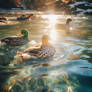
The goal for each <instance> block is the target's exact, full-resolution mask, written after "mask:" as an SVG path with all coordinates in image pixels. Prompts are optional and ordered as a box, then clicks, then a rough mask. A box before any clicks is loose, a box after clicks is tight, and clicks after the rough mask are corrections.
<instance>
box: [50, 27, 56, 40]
mask: <svg viewBox="0 0 92 92" xmlns="http://www.w3.org/2000/svg"><path fill="white" fill-rule="evenodd" d="M49 35H50V37H51V40H56V38H57V33H56V29H54V28H52V29H51V30H50V33H49Z"/></svg>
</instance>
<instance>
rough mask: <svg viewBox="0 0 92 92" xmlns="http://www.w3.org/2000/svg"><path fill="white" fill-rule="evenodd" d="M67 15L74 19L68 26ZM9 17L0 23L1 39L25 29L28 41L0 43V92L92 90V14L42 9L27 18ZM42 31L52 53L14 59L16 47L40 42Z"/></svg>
mask: <svg viewBox="0 0 92 92" xmlns="http://www.w3.org/2000/svg"><path fill="white" fill-rule="evenodd" d="M69 17H71V18H72V19H73V21H72V22H71V24H70V27H69V28H68V27H67V26H66V25H65V22H66V19H67V18H69ZM8 19H9V20H10V21H9V23H8V24H0V39H1V38H4V37H7V36H12V35H15V34H17V33H19V32H20V30H21V29H28V33H29V39H30V42H29V43H28V44H26V45H23V46H17V47H10V46H7V45H5V44H0V87H1V88H0V90H1V91H0V92H92V17H90V16H83V15H82V16H74V15H72V16H69V15H61V14H59V15H55V14H44V13H42V14H38V15H36V17H34V18H33V19H31V20H29V21H16V20H15V19H16V17H15V16H14V17H8ZM13 19H14V20H13ZM44 34H48V35H50V37H51V43H52V44H53V45H54V47H55V48H56V54H55V55H54V56H53V57H51V58H49V59H43V60H29V61H27V62H24V63H22V64H15V63H14V62H13V60H14V56H15V55H16V53H17V52H18V51H23V50H25V49H26V48H28V47H29V46H33V45H34V44H37V43H40V42H41V37H42V35H44Z"/></svg>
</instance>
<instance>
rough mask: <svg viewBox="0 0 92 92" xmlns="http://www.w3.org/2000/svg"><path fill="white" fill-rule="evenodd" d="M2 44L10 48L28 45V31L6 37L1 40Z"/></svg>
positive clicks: (24, 30)
mask: <svg viewBox="0 0 92 92" xmlns="http://www.w3.org/2000/svg"><path fill="white" fill-rule="evenodd" d="M0 41H1V43H5V44H7V45H10V46H20V45H24V44H26V43H27V42H28V41H29V40H28V31H27V30H26V29H23V30H21V33H19V34H17V35H16V36H11V37H6V38H3V39H1V40H0Z"/></svg>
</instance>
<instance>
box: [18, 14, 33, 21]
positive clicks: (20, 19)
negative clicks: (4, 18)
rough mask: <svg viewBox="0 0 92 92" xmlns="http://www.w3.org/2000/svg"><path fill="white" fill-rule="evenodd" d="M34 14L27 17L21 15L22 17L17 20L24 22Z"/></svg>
mask: <svg viewBox="0 0 92 92" xmlns="http://www.w3.org/2000/svg"><path fill="white" fill-rule="evenodd" d="M32 16H33V14H30V15H29V16H26V15H21V16H20V17H18V18H17V20H19V21H22V20H29V19H30V18H31V17H32Z"/></svg>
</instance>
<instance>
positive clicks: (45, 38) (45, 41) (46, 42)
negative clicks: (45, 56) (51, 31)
mask: <svg viewBox="0 0 92 92" xmlns="http://www.w3.org/2000/svg"><path fill="white" fill-rule="evenodd" d="M49 40H50V37H49V36H48V35H43V36H42V46H45V45H49Z"/></svg>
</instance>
